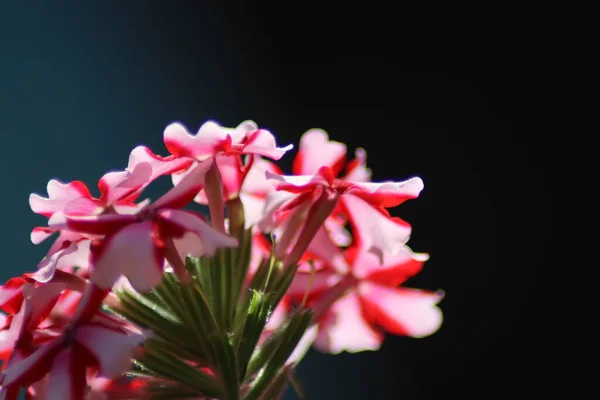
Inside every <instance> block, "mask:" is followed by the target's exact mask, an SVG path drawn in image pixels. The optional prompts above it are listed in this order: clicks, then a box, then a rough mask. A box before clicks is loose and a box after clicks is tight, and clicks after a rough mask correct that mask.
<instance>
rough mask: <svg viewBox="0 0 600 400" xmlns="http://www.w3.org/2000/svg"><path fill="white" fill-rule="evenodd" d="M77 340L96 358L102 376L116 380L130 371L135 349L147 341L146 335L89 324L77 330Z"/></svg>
mask: <svg viewBox="0 0 600 400" xmlns="http://www.w3.org/2000/svg"><path fill="white" fill-rule="evenodd" d="M75 339H76V340H77V342H78V343H80V344H81V345H83V346H84V347H85V348H86V349H87V350H88V351H89V352H90V353H92V354H93V356H94V357H95V358H96V360H97V361H98V366H99V369H100V375H101V376H103V377H107V378H116V377H118V376H119V375H121V374H122V373H124V372H126V371H127V370H129V368H130V367H131V357H132V354H133V349H134V348H135V347H136V346H137V345H139V344H141V343H142V342H143V341H144V340H145V335H143V334H134V333H130V334H125V333H123V332H120V331H116V330H114V329H109V328H107V327H104V326H101V325H98V324H88V325H83V326H81V327H79V328H77V331H76V332H75Z"/></svg>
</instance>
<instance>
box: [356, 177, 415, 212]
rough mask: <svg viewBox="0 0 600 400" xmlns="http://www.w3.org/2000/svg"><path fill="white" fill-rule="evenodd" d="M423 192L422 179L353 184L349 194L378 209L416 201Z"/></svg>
mask: <svg viewBox="0 0 600 400" xmlns="http://www.w3.org/2000/svg"><path fill="white" fill-rule="evenodd" d="M422 190H423V181H422V180H421V178H412V179H409V180H407V181H404V182H382V183H375V182H352V183H351V186H350V189H349V191H348V192H347V193H352V194H353V195H355V196H357V197H360V198H362V199H363V200H365V201H367V202H369V203H370V204H372V205H374V206H378V207H384V208H389V207H395V206H397V205H399V204H401V203H403V202H405V201H406V200H410V199H416V198H417V197H419V193H421V191H422Z"/></svg>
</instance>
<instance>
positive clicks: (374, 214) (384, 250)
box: [341, 194, 411, 264]
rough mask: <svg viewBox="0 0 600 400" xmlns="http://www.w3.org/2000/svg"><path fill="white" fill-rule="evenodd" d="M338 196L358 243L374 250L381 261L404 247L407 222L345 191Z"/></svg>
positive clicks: (371, 250) (372, 251) (407, 236)
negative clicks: (340, 196) (389, 215)
mask: <svg viewBox="0 0 600 400" xmlns="http://www.w3.org/2000/svg"><path fill="white" fill-rule="evenodd" d="M341 200H342V202H343V204H344V207H345V208H346V210H347V213H348V217H349V219H350V223H351V225H352V228H353V230H354V235H355V237H356V239H357V241H359V242H360V246H364V248H365V251H368V252H371V253H373V254H375V255H376V256H377V257H378V258H379V261H380V263H381V264H385V263H388V260H387V258H388V257H395V256H396V255H398V254H400V253H401V252H402V251H404V245H405V244H406V242H408V240H409V238H410V234H411V228H410V225H408V224H407V223H405V222H401V220H399V219H392V218H390V217H388V216H386V215H384V214H382V213H381V212H380V211H378V210H377V209H375V208H373V206H371V205H370V204H369V203H367V202H366V201H364V200H362V199H360V198H358V197H356V196H353V195H350V194H347V195H344V196H342V198H341Z"/></svg>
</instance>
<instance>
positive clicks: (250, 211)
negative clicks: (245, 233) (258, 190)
mask: <svg viewBox="0 0 600 400" xmlns="http://www.w3.org/2000/svg"><path fill="white" fill-rule="evenodd" d="M240 200H241V201H242V205H243V206H244V215H245V218H246V219H245V222H244V224H245V226H244V227H245V228H246V229H248V228H250V227H251V226H255V225H257V224H258V223H259V222H260V221H261V220H262V219H263V211H264V209H265V203H266V199H264V198H262V197H257V196H253V195H250V194H244V193H240Z"/></svg>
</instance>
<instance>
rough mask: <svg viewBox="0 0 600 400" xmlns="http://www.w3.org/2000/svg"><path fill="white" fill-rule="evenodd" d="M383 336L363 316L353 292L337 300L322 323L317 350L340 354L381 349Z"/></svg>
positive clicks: (315, 345) (320, 323) (315, 344)
mask: <svg viewBox="0 0 600 400" xmlns="http://www.w3.org/2000/svg"><path fill="white" fill-rule="evenodd" d="M382 341H383V335H382V334H381V333H380V332H377V331H376V330H374V329H373V328H372V327H371V326H370V325H369V324H368V323H367V321H365V319H364V318H363V316H362V313H361V306H360V301H359V299H358V296H357V295H356V293H354V292H350V293H349V294H347V295H346V296H344V297H342V298H341V299H339V300H338V301H336V302H335V303H334V304H333V306H332V307H331V308H330V309H329V311H328V312H327V313H326V314H325V315H324V316H323V317H322V318H321V321H320V322H319V332H318V334H317V338H316V339H315V342H314V344H313V345H314V347H315V348H317V349H318V350H320V351H323V352H326V353H331V354H339V353H341V352H342V351H347V352H349V353H357V352H360V351H365V350H378V349H379V348H380V347H381V343H382Z"/></svg>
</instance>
